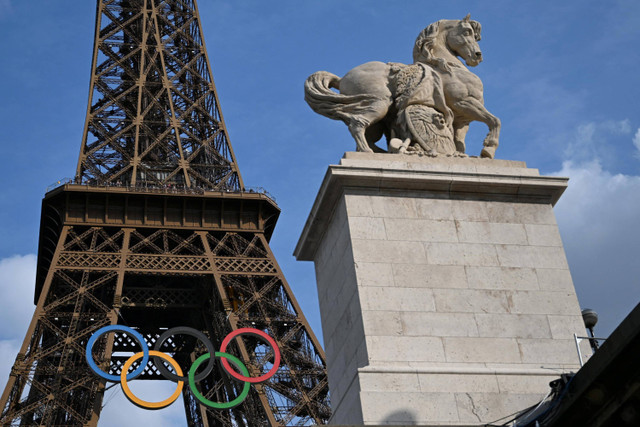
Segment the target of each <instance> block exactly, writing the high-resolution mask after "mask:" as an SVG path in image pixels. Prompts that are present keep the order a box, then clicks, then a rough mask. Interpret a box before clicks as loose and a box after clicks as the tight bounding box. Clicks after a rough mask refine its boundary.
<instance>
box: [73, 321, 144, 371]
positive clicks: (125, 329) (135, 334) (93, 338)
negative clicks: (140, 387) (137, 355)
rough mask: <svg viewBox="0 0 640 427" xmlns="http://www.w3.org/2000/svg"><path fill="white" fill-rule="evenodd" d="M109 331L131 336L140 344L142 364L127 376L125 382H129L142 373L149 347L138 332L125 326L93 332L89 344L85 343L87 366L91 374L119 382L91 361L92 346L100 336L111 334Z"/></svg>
mask: <svg viewBox="0 0 640 427" xmlns="http://www.w3.org/2000/svg"><path fill="white" fill-rule="evenodd" d="M111 331H122V332H126V333H127V334H129V335H131V336H132V337H134V338H135V339H136V340H138V342H139V343H140V346H141V347H142V362H140V366H139V367H138V369H136V370H135V371H133V372H132V373H130V374H129V375H127V381H131V380H132V379H134V378H135V377H137V376H138V375H140V374H141V373H142V371H144V368H145V366H147V362H148V361H149V346H148V345H147V342H146V341H145V340H144V337H143V336H142V335H141V334H140V333H139V332H137V331H135V330H133V329H131V328H129V327H127V326H122V325H110V326H105V327H103V328H100V329H98V330H97V331H95V332H94V333H93V335H91V338H89V342H88V343H87V351H86V352H85V357H86V358H87V363H88V364H89V367H90V368H91V369H92V370H93V372H95V373H96V374H98V375H100V376H101V377H102V378H104V379H106V380H109V381H112V382H114V383H117V382H120V375H110V374H107V373H106V372H104V371H103V370H102V369H100V368H99V367H98V365H97V364H96V362H95V361H94V360H93V356H92V355H91V350H93V345H94V344H95V343H96V341H97V340H98V338H100V336H101V335H104V334H106V333H107V332H111Z"/></svg>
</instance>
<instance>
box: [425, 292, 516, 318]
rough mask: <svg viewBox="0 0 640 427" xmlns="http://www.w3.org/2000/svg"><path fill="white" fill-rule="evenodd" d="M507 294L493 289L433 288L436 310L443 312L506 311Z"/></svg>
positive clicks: (507, 306)
mask: <svg viewBox="0 0 640 427" xmlns="http://www.w3.org/2000/svg"><path fill="white" fill-rule="evenodd" d="M508 295H509V293H508V292H505V291H495V290H480V289H434V290H433V297H434V299H435V304H436V310H437V311H438V312H444V313H506V312H508V311H509V309H510V306H509V302H508V299H507V296H508Z"/></svg>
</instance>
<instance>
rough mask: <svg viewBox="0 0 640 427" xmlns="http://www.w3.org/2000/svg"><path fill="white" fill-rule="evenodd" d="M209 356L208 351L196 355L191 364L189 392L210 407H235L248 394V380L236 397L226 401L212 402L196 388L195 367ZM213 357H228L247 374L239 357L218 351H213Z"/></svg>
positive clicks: (249, 385) (247, 371) (225, 358)
mask: <svg viewBox="0 0 640 427" xmlns="http://www.w3.org/2000/svg"><path fill="white" fill-rule="evenodd" d="M210 357H211V354H210V353H207V354H203V355H202V356H200V357H198V358H197V359H196V361H195V362H193V365H191V369H189V387H191V392H192V393H193V395H194V396H195V397H196V399H198V400H199V401H200V403H204V404H205V405H207V406H210V407H212V408H216V409H230V408H235V407H236V406H238V405H239V404H241V403H242V402H243V401H244V399H246V398H247V395H248V394H249V388H250V387H251V384H249V382H245V383H244V387H243V388H242V392H241V393H240V395H238V397H236V398H235V399H233V400H232V401H231V402H227V403H219V402H212V401H210V400H208V399H207V398H205V397H204V396H203V395H202V394H201V393H200V392H199V391H198V389H197V388H196V381H195V379H194V375H195V373H196V369H198V366H200V364H201V363H202V362H204V361H205V360H207V359H209V358H210ZM215 357H222V360H227V359H229V360H230V361H231V363H233V364H234V365H236V367H238V369H240V370H241V371H242V373H243V374H245V375H249V370H248V369H247V367H246V366H245V365H244V363H242V362H241V361H240V359H238V358H237V357H235V356H233V355H231V354H227V353H222V352H220V351H216V352H215Z"/></svg>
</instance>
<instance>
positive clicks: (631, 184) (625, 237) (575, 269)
mask: <svg viewBox="0 0 640 427" xmlns="http://www.w3.org/2000/svg"><path fill="white" fill-rule="evenodd" d="M584 131H585V130H584V129H583V130H582V132H584ZM553 175H560V176H568V177H570V181H569V187H568V189H567V191H566V192H565V194H564V195H563V196H562V198H561V199H560V201H559V202H558V204H557V206H556V208H555V212H556V216H557V218H558V225H559V227H560V232H561V234H562V237H563V240H564V243H565V250H566V253H567V258H568V260H569V266H570V267H571V272H572V275H573V280H574V284H575V287H576V290H577V292H578V297H579V300H580V304H581V306H582V307H583V308H586V307H588V308H593V309H594V310H596V311H597V312H598V313H599V315H600V322H599V324H598V326H597V327H596V330H597V331H599V332H600V333H601V334H603V335H605V336H606V335H608V334H609V333H611V331H612V330H613V329H615V327H616V326H617V325H618V324H619V323H620V322H621V321H622V319H624V317H625V316H626V315H627V314H628V313H629V312H630V311H631V310H632V309H633V307H634V306H635V305H636V304H638V302H640V283H639V281H640V279H639V278H640V263H638V262H637V258H638V254H639V251H638V242H640V227H638V219H639V218H640V198H639V197H638V194H640V176H635V175H624V174H614V173H610V172H608V171H606V170H604V169H603V168H602V166H601V163H600V162H599V161H598V160H591V161H588V162H575V161H566V162H564V163H563V166H562V169H561V170H560V171H558V172H556V173H554V174H553Z"/></svg>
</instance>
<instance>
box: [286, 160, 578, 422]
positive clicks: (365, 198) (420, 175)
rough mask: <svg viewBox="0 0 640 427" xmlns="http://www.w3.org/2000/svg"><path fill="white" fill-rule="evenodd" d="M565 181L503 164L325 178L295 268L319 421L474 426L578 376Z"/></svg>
mask: <svg viewBox="0 0 640 427" xmlns="http://www.w3.org/2000/svg"><path fill="white" fill-rule="evenodd" d="M566 185H567V179H566V178H557V177H546V176H540V175H539V173H538V171H537V170H536V169H528V168H527V167H526V165H525V164H524V162H515V161H504V160H485V159H471V158H469V159H454V158H436V159H433V158H426V157H415V156H407V155H400V154H395V155H389V154H368V153H346V154H345V157H344V158H343V159H342V160H341V162H340V165H332V166H330V167H329V170H328V172H327V175H326V176H325V179H324V182H323V183H322V187H321V188H320V191H319V194H318V196H317V199H316V201H315V204H314V206H313V209H312V211H311V214H310V216H309V219H308V220H307V224H306V226H305V228H304V230H303V233H302V236H301V238H300V241H299V242H298V246H297V248H296V251H295V256H296V257H297V259H298V260H313V261H314V263H315V268H316V278H317V282H318V296H319V301H320V310H321V316H322V329H323V333H324V342H325V350H326V354H327V365H328V372H329V386H330V390H331V400H332V406H333V410H334V414H333V418H332V420H331V423H332V424H365V425H374V424H382V425H387V424H409V425H420V424H422V425H470V424H474V425H478V424H484V423H490V422H492V421H495V420H497V419H499V418H502V417H505V416H507V415H509V414H512V413H514V412H517V411H519V410H523V409H525V408H527V407H528V406H530V405H533V404H535V403H537V402H539V401H540V400H541V399H542V398H543V397H544V396H545V395H546V394H547V392H548V391H549V382H550V381H552V380H554V379H556V378H558V377H559V375H560V374H561V373H563V372H568V371H575V370H577V369H578V368H579V359H578V355H577V351H576V348H575V343H574V340H573V333H578V334H580V335H583V334H584V333H585V329H584V325H583V322H582V317H581V313H580V307H579V305H578V301H577V298H576V294H575V290H574V287H573V283H572V280H571V276H570V273H569V268H568V266H567V261H566V258H565V254H564V249H563V246H562V241H561V239H560V235H559V233H558V227H557V225H556V221H555V216H554V214H553V209H552V206H553V205H554V204H555V203H556V201H557V200H558V198H559V197H560V195H561V194H562V192H563V191H564V189H565V188H566ZM585 344H586V343H585ZM587 347H588V345H587ZM584 350H585V351H587V350H588V349H587V348H584Z"/></svg>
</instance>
